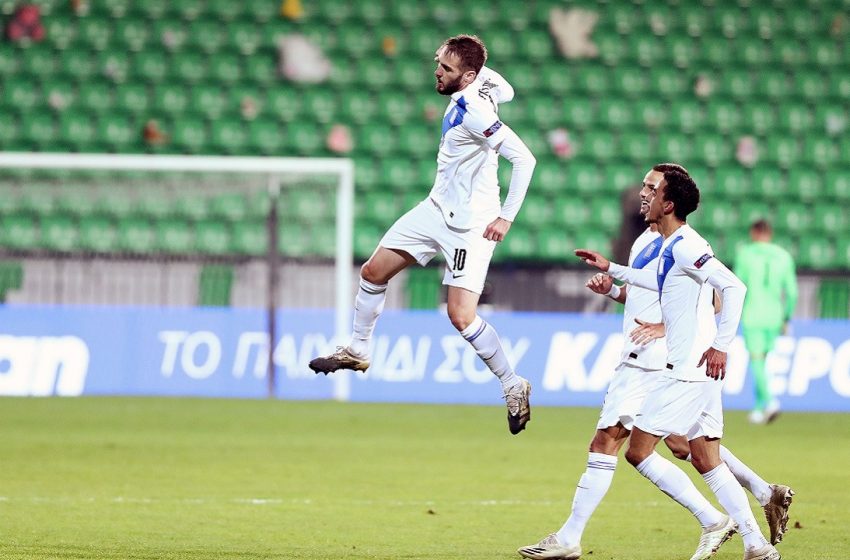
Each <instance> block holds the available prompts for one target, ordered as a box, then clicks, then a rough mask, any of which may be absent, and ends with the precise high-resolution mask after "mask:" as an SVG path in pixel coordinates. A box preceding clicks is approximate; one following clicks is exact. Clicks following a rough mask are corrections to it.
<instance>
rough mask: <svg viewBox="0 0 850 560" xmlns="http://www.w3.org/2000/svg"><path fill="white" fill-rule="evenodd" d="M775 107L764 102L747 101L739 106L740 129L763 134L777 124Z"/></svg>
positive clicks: (759, 134)
mask: <svg viewBox="0 0 850 560" xmlns="http://www.w3.org/2000/svg"><path fill="white" fill-rule="evenodd" d="M778 122H779V119H778V117H777V116H776V108H775V107H774V106H773V105H770V104H766V103H748V104H746V105H744V106H743V107H741V130H742V131H744V132H751V133H754V134H756V135H758V136H765V135H767V134H768V133H770V132H771V131H773V130H774V128H776V127H777V126H778Z"/></svg>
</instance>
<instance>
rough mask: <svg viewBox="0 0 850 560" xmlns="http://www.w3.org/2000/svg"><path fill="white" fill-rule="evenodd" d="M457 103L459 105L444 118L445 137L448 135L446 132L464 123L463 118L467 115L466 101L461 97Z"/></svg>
mask: <svg viewBox="0 0 850 560" xmlns="http://www.w3.org/2000/svg"><path fill="white" fill-rule="evenodd" d="M456 103H457V105H455V107H454V108H452V110H451V111H449V112H448V113H446V116H445V117H443V134H442V135H443V136H445V135H446V132H448V131H449V130H451V129H453V128H454V127H456V126H457V125H459V124H460V123H462V122H463V117H464V115H466V99H464V98H463V96H461V97H459V98H458V100H457V101H456Z"/></svg>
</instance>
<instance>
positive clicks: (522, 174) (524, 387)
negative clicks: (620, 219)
mask: <svg viewBox="0 0 850 560" xmlns="http://www.w3.org/2000/svg"><path fill="white" fill-rule="evenodd" d="M486 60H487V49H486V48H485V46H484V43H482V42H481V40H480V39H478V37H475V36H469V35H458V36H456V37H451V38H449V39H447V40H446V41H445V42H444V43H443V44H442V46H441V47H440V49H439V50H438V51H437V56H436V62H437V69H436V71H435V72H434V75H435V77H436V89H437V92H438V93H440V94H442V95H446V96H450V97H451V99H450V101H449V106H448V108H447V109H446V112H445V115H444V117H443V121H442V133H443V134H442V138H441V140H440V148H439V151H438V153H437V176H436V179H435V181H434V186H433V187H432V188H431V192H430V194H429V196H428V197H427V198H426V199H425V200H423V201H422V202H420V203H419V204H418V205H417V206H416V207H414V208H413V209H412V210H410V211H409V212H407V213H406V214H404V215H403V216H402V217H401V218H399V219H398V220H397V221H396V222H395V224H393V225H392V227H390V229H389V231H387V233H386V234H385V235H384V237H383V239H381V241H380V243H379V245H378V248H377V249H375V252H374V253H373V254H372V256H371V257H370V258H369V260H368V261H367V262H366V264H364V265H363V267H362V268H361V269H360V289H359V290H358V292H357V297H356V299H355V304H354V329H353V330H354V332H353V334H352V337H351V341H350V343H349V344H348V346H346V347H340V348H338V349H337V351H336V352H334V353H333V354H331V355H330V356H324V357H320V358H316V359H314V360H312V361H311V362H310V368H312V369H313V370H314V371H315V372H317V373H318V372H323V373H328V372H332V371H336V370H339V369H352V370H359V371H365V370H366V369H367V368H368V367H369V342H370V340H371V338H372V332H373V330H374V328H375V323H376V321H377V319H378V316H379V315H380V314H381V311H382V310H383V307H384V300H385V293H386V290H387V284H388V283H389V281H390V280H391V279H392V278H393V277H394V276H395V275H396V274H398V273H399V272H401V271H402V270H404V269H405V268H407V267H408V266H410V265H412V264H414V263H418V264H419V265H422V266H424V265H425V264H427V263H428V262H429V261H430V260H431V259H432V258H433V257H434V255H436V254H437V251H440V252H442V254H443V256H444V257H445V259H446V263H447V264H446V272H445V274H444V276H443V284H446V285H447V286H448V314H449V319H450V320H451V322H452V325H454V327H455V328H456V329H457V330H458V332H460V334H461V336H463V337H464V338H465V339H466V340H467V341H468V342H469V343H470V344H471V345H472V347H473V348H474V349H475V351H476V353H477V354H478V356H480V357H481V359H482V360H483V361H484V363H486V364H487V367H489V368H490V371H492V372H493V374H495V375H496V377H498V378H499V381H500V382H501V384H502V391H503V394H504V397H505V400H506V402H507V407H508V428H509V429H510V431H511V433H512V434H518V433H519V432H521V431H522V430H523V429H525V425H526V423H527V422H528V421H529V419H530V418H531V407H530V404H529V396H530V394H531V385H530V384H529V382H528V381H527V380H526V379H524V378H522V377H520V376H519V375H517V374H516V372H514V369H513V367H512V366H511V364H510V363H509V362H508V358H507V355H506V354H505V351H504V349H503V348H502V344H501V341H500V340H499V335H498V334H497V333H496V330H495V329H494V328H493V327H492V326H491V325H490V324H489V323H487V322H486V321H484V320H483V319H482V318H481V317H479V316H478V313H477V308H478V299H479V297H480V295H481V290H482V288H483V287H484V280H485V278H486V276H487V269H488V268H489V266H490V259H491V257H492V255H493V250H494V249H495V247H496V243H498V242H500V241H502V240H503V239H504V238H505V235H506V234H507V233H508V230H510V228H511V223H512V222H513V221H514V219H515V218H516V215H517V213H518V212H519V209H520V206H521V205H522V202H523V200H524V198H525V193H526V191H527V190H528V185H529V183H530V181H531V175H532V172H533V171H534V166H535V165H536V161H535V159H534V156H533V155H532V154H531V152H530V151H529V149H528V148H527V147H526V145H525V144H524V143H523V141H522V140H520V138H519V137H518V136H517V135H516V133H514V132H513V131H512V130H511V129H510V127H508V125H506V124H505V123H503V122H502V121H501V120H499V117H498V115H497V113H496V111H497V106H498V103H499V102H500V101H509V100H510V98H511V97H512V95H513V90H512V89H510V86H507V85H506V84H504V85H502V84H500V81H503V80H501V77H500V76H498V74H496V73H495V72H492V71H491V70H488V69H486V68H483V66H484V62H485V61H486ZM503 89H507V90H508V91H505V92H502V91H500V90H503ZM500 155H501V156H502V157H504V158H506V159H508V160H509V161H510V162H511V164H512V166H513V172H512V175H511V182H510V186H509V189H508V193H507V196H506V197H505V201H504V204H501V203H500V199H499V184H498V179H497V176H496V171H497V167H498V159H499V156H500Z"/></svg>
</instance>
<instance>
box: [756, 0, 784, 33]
mask: <svg viewBox="0 0 850 560" xmlns="http://www.w3.org/2000/svg"><path fill="white" fill-rule="evenodd" d="M750 21H751V22H752V27H753V28H755V30H756V32H757V33H758V35H759V37H761V38H763V39H771V38H773V37H775V36H776V35H777V34H778V32H779V31H780V30H781V29H782V27H783V23H782V22H783V20H782V12H781V11H780V10H777V9H776V8H774V7H773V6H769V5H764V6H759V5H752V6H751V7H750Z"/></svg>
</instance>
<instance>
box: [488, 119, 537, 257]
mask: <svg viewBox="0 0 850 560" xmlns="http://www.w3.org/2000/svg"><path fill="white" fill-rule="evenodd" d="M498 124H499V128H501V129H506V130H504V132H503V133H502V134H503V138H504V139H503V140H502V141H501V142H500V143H499V145H498V146H496V150H497V151H498V152H499V155H501V156H502V157H504V158H505V159H507V160H508V161H510V162H511V165H512V166H513V171H512V172H511V184H510V186H509V187H508V194H507V196H505V202H504V204H502V211H501V212H500V213H499V217H498V218H496V219H495V220H493V221H492V222H491V223H490V224H489V225H488V226H487V228H486V229H485V230H484V237H485V238H487V239H489V240H490V241H501V240H502V239H504V238H505V234H507V233H508V230H509V229H510V228H511V224H512V223H513V221H514V220H515V219H516V215H517V213H519V209H520V207H521V206H522V203H523V201H524V200H525V194H526V193H527V192H528V185H529V184H530V183H531V175H532V174H533V173H534V167H535V166H536V165H537V160H536V159H535V158H534V155H533V154H532V153H531V150H529V149H528V146H526V145H525V143H524V142H523V141H522V140H521V139H520V137H519V136H517V134H516V133H515V132H514V131H513V130H511V129H510V128H509V127H508V126H507V125H505V124H504V123H501V122H499V123H498ZM494 126H495V125H494Z"/></svg>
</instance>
